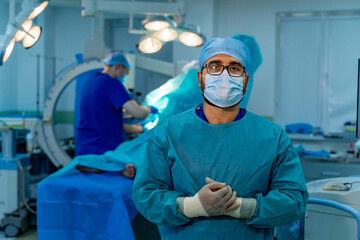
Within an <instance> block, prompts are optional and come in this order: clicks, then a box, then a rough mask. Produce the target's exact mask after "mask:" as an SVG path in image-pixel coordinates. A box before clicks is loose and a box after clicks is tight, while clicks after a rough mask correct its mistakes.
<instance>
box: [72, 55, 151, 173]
mask: <svg viewBox="0 0 360 240" xmlns="http://www.w3.org/2000/svg"><path fill="white" fill-rule="evenodd" d="M104 64H105V67H104V69H103V70H102V71H101V72H96V73H95V76H93V77H92V78H91V79H89V80H88V81H87V82H86V86H85V87H84V89H83V90H82V98H81V100H80V101H81V102H80V122H79V126H78V128H77V140H76V155H85V154H96V155H102V154H104V153H105V152H107V151H111V150H114V149H115V148H116V147H117V146H118V145H119V144H120V143H122V142H123V141H125V133H141V132H143V128H142V127H141V125H140V124H136V125H135V124H133V125H130V124H124V123H123V109H125V110H126V111H127V112H128V113H129V114H131V115H132V116H134V117H135V118H139V119H145V118H147V117H148V116H149V114H150V113H151V112H152V113H156V112H157V109H156V108H154V107H145V106H141V105H139V104H138V103H137V102H136V101H135V100H133V99H132V98H131V96H130V94H129V92H128V91H127V90H126V89H125V87H124V85H123V82H124V80H125V77H126V75H128V74H129V71H130V64H129V61H128V60H127V58H126V57H125V56H124V55H123V54H121V53H112V54H110V55H108V56H107V57H106V58H105V59H104ZM78 169H79V170H80V171H87V170H88V171H96V170H93V169H88V168H85V167H82V166H78ZM126 170H127V171H124V172H123V173H124V174H125V175H126V176H129V177H134V174H135V172H134V166H133V164H129V165H128V166H127V167H126Z"/></svg>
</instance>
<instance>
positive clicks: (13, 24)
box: [0, 0, 48, 65]
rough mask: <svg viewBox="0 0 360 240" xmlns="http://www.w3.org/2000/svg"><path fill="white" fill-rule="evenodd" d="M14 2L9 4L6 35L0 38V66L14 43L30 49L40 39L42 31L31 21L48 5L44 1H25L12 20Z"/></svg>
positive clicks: (7, 56)
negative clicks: (19, 43)
mask: <svg viewBox="0 0 360 240" xmlns="http://www.w3.org/2000/svg"><path fill="white" fill-rule="evenodd" d="M12 4H15V3H14V2H10V21H9V23H8V25H7V29H6V33H5V34H4V35H3V36H0V65H2V64H3V63H5V62H6V61H7V60H8V58H9V57H10V55H11V53H12V50H13V48H14V45H15V42H18V41H21V40H22V45H23V47H25V48H26V49H28V48H30V47H32V46H33V45H34V44H35V43H36V42H37V41H38V40H39V38H40V36H41V32H42V29H41V27H39V26H36V25H33V21H32V20H33V19H34V18H35V17H36V16H38V15H39V14H40V13H41V12H42V11H43V10H44V9H45V8H46V7H47V5H48V1H44V0H26V1H24V2H23V3H22V5H21V8H22V11H21V12H20V13H19V14H18V15H17V16H16V18H14V17H13V16H12V15H13V14H14V13H13V12H15V9H14V6H13V7H12Z"/></svg>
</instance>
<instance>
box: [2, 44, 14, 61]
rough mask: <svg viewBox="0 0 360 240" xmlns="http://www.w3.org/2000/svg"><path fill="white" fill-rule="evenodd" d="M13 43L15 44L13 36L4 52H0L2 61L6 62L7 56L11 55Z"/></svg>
mask: <svg viewBox="0 0 360 240" xmlns="http://www.w3.org/2000/svg"><path fill="white" fill-rule="evenodd" d="M14 45H15V38H13V39H12V40H11V41H10V43H9V44H8V45H7V47H6V50H5V52H4V54H1V55H3V58H2V63H4V62H6V61H7V60H8V59H9V57H10V55H11V53H12V50H13V49H14ZM0 65H1V64H0Z"/></svg>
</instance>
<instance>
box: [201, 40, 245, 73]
mask: <svg viewBox="0 0 360 240" xmlns="http://www.w3.org/2000/svg"><path fill="white" fill-rule="evenodd" d="M219 54H226V55H229V56H231V57H234V58H236V59H238V60H239V61H241V62H242V64H244V67H245V68H246V71H249V70H250V69H251V55H250V51H249V49H248V48H247V47H246V46H245V44H244V43H242V42H241V41H239V40H236V39H234V38H231V37H228V38H213V39H211V40H210V41H209V42H208V43H207V44H205V46H204V48H203V49H202V50H201V53H200V58H199V68H200V70H201V68H202V66H203V65H204V62H206V60H208V59H209V58H211V57H213V56H215V55H219Z"/></svg>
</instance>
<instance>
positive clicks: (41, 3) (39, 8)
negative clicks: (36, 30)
mask: <svg viewBox="0 0 360 240" xmlns="http://www.w3.org/2000/svg"><path fill="white" fill-rule="evenodd" d="M48 4H49V1H37V2H36V3H35V5H33V9H34V10H33V11H32V12H31V13H30V15H29V17H28V19H34V18H35V17H37V16H38V15H39V14H40V13H41V12H42V11H44V9H45V8H46V7H47V5H48Z"/></svg>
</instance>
